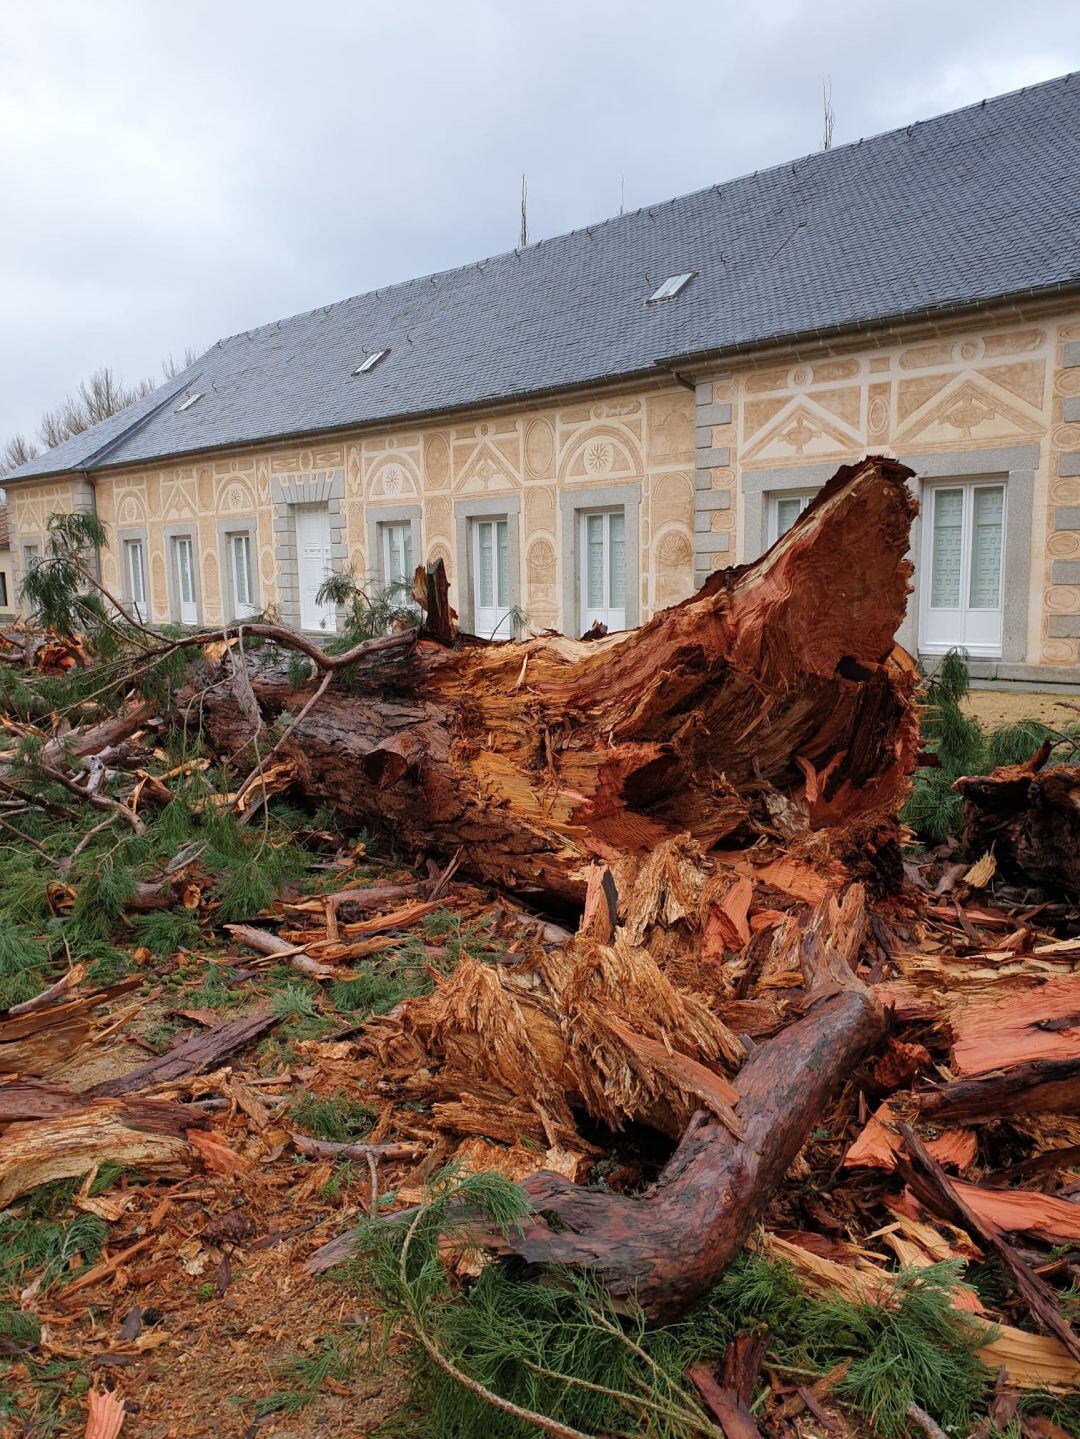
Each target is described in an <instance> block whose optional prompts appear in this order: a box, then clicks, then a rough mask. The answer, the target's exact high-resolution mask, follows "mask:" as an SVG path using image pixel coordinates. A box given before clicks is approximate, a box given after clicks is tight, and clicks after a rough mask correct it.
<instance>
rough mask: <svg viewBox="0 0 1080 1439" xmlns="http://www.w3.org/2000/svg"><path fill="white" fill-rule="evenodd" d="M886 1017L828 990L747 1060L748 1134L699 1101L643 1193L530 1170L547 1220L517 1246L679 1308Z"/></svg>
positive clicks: (648, 1306)
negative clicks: (610, 1190) (587, 1185)
mask: <svg viewBox="0 0 1080 1439" xmlns="http://www.w3.org/2000/svg"><path fill="white" fill-rule="evenodd" d="M884 1028H885V1025H884V1017H883V1014H882V1010H881V1008H880V1006H879V1005H878V1003H877V1001H876V1000H875V999H874V998H873V996H872V995H871V994H869V992H867V991H865V990H862V989H850V990H841V991H834V992H833V993H831V994H826V995H824V996H823V997H821V998H820V999H818V1000H817V1002H816V1003H813V1004H812V1006H811V1008H810V1012H809V1013H808V1014H807V1016H806V1017H805V1018H804V1019H801V1020H799V1021H798V1022H797V1023H795V1024H792V1025H789V1026H788V1028H787V1029H785V1030H783V1031H782V1032H781V1033H780V1034H778V1035H777V1036H776V1037H775V1038H773V1039H771V1040H769V1041H768V1042H767V1043H766V1044H763V1045H762V1046H761V1047H760V1048H759V1049H758V1050H756V1051H755V1053H754V1054H753V1055H752V1056H751V1057H750V1059H749V1060H747V1062H746V1064H745V1065H744V1066H743V1068H742V1069H741V1070H740V1071H739V1075H738V1090H739V1104H738V1108H737V1111H736V1112H737V1114H738V1116H739V1119H740V1121H741V1123H742V1125H743V1130H744V1133H743V1137H742V1138H741V1139H739V1138H736V1137H735V1136H734V1135H733V1134H732V1133H731V1132H730V1130H729V1129H727V1128H726V1127H725V1125H724V1124H723V1123H722V1121H721V1120H719V1119H718V1118H717V1117H716V1116H715V1115H712V1114H706V1113H702V1112H699V1113H698V1114H696V1115H695V1116H694V1118H693V1119H692V1121H691V1123H690V1125H689V1127H688V1128H687V1131H686V1133H685V1134H684V1136H683V1138H682V1141H681V1142H680V1144H679V1147H678V1149H677V1150H676V1151H675V1154H674V1155H673V1156H672V1158H671V1159H670V1160H669V1162H668V1164H667V1165H666V1166H665V1168H664V1171H663V1173H662V1174H661V1176H660V1178H659V1180H658V1181H657V1182H656V1184H654V1185H653V1186H652V1187H651V1188H650V1189H648V1190H646V1191H645V1192H644V1193H643V1194H641V1195H640V1196H627V1195H618V1194H603V1193H599V1192H597V1191H594V1190H588V1189H581V1188H578V1187H577V1186H576V1185H573V1184H570V1183H568V1182H567V1181H566V1180H564V1179H562V1178H561V1177H560V1176H558V1175H554V1174H547V1173H541V1174H537V1175H535V1176H534V1177H533V1178H531V1179H529V1180H526V1182H525V1189H526V1192H527V1193H528V1195H529V1197H530V1199H531V1200H532V1202H533V1204H534V1206H535V1208H536V1210H537V1214H538V1217H537V1220H536V1221H535V1222H534V1223H532V1224H529V1225H527V1226H526V1227H525V1228H524V1229H523V1230H522V1231H521V1233H520V1234H512V1235H511V1238H510V1241H509V1247H510V1249H511V1250H512V1252H514V1253H516V1254H518V1255H520V1256H521V1258H523V1259H525V1260H528V1261H529V1262H530V1263H535V1264H563V1265H572V1266H574V1267H582V1266H584V1267H587V1268H588V1269H589V1270H590V1271H591V1272H593V1273H595V1274H596V1275H597V1276H598V1277H599V1278H600V1279H601V1280H602V1281H603V1282H604V1284H605V1285H606V1286H607V1288H608V1289H609V1290H610V1292H611V1293H612V1294H613V1295H615V1296H616V1297H617V1298H620V1297H627V1298H628V1297H630V1296H631V1295H632V1296H634V1298H635V1299H636V1301H637V1302H638V1303H639V1304H641V1306H642V1307H643V1308H644V1310H645V1311H646V1313H647V1314H649V1316H650V1317H651V1318H653V1319H657V1320H665V1319H670V1318H674V1317H676V1316H677V1315H678V1314H680V1313H682V1312H683V1311H684V1310H685V1309H686V1308H687V1307H689V1305H691V1304H692V1303H694V1301H695V1300H697V1299H699V1298H700V1297H701V1296H702V1295H703V1294H704V1293H705V1292H706V1290H707V1289H708V1288H709V1287H710V1286H711V1285H712V1284H713V1283H714V1282H715V1280H716V1279H717V1277H718V1276H719V1275H720V1274H721V1273H722V1272H723V1270H724V1269H725V1268H726V1266H727V1265H728V1264H729V1263H730V1262H731V1260H732V1259H733V1258H734V1257H735V1255H736V1254H738V1252H739V1250H740V1249H741V1248H742V1246H743V1244H744V1243H745V1242H746V1239H747V1238H748V1236H749V1234H750V1231H751V1230H752V1228H753V1226H754V1225H755V1223H756V1222H757V1220H758V1219H759V1217H760V1215H761V1213H762V1211H763V1209H764V1208H765V1205H766V1204H767V1203H768V1200H769V1199H770V1197H771V1196H772V1193H773V1191H774V1190H775V1188H776V1186H777V1185H778V1184H779V1183H780V1181H781V1179H782V1178H783V1177H784V1174H785V1172H786V1171H787V1169H788V1167H789V1166H790V1164H791V1162H792V1160H794V1158H795V1156H796V1154H798V1152H799V1150H800V1149H801V1148H802V1145H803V1144H804V1142H805V1141H806V1138H807V1136H808V1135H809V1133H810V1130H811V1128H812V1127H813V1125H814V1123H815V1122H816V1121H817V1119H818V1117H819V1116H820V1115H821V1114H822V1113H823V1112H824V1110H825V1107H826V1106H827V1105H828V1104H829V1102H830V1101H831V1100H832V1098H833V1097H834V1096H835V1094H836V1093H837V1091H838V1090H839V1089H840V1087H841V1085H842V1084H843V1083H844V1081H845V1080H846V1079H847V1078H848V1077H849V1076H850V1074H851V1072H852V1070H853V1069H854V1068H855V1067H856V1066H857V1065H858V1064H859V1063H860V1062H861V1060H862V1059H863V1058H864V1056H865V1055H866V1054H867V1053H868V1052H869V1050H870V1049H871V1047H872V1046H873V1045H874V1044H875V1043H877V1042H878V1040H879V1039H880V1038H881V1037H882V1036H883V1034H884ZM552 1221H555V1223H554V1224H553V1223H552Z"/></svg>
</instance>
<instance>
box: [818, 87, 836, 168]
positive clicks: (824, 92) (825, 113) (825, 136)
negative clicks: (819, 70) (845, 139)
mask: <svg viewBox="0 0 1080 1439" xmlns="http://www.w3.org/2000/svg"><path fill="white" fill-rule="evenodd" d="M821 108H822V123H821V148H822V149H823V150H831V149H832V134H833V125H834V124H835V123H836V115H835V113H834V112H833V107H832V81H831V80H830V79H829V77H828V76H827V75H826V77H825V79H824V80H822V82H821Z"/></svg>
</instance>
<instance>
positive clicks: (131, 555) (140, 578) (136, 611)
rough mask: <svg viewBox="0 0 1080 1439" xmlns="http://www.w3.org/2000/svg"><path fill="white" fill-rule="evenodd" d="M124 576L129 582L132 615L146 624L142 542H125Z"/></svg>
mask: <svg viewBox="0 0 1080 1439" xmlns="http://www.w3.org/2000/svg"><path fill="white" fill-rule="evenodd" d="M124 575H125V578H126V580H127V599H128V604H129V605H130V606H131V613H132V614H133V615H134V616H135V618H136V619H137V620H138V621H139V622H140V623H141V624H145V623H146V615H147V609H146V571H145V568H144V564H143V542H142V540H125V541H124Z"/></svg>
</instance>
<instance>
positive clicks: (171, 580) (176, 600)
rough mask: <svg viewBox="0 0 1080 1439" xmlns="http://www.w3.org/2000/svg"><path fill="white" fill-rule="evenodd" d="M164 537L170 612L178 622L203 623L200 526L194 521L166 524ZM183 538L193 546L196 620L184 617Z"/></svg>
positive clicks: (192, 568) (192, 566) (192, 577)
mask: <svg viewBox="0 0 1080 1439" xmlns="http://www.w3.org/2000/svg"><path fill="white" fill-rule="evenodd" d="M162 537H163V539H164V542H165V550H166V564H165V578H166V583H167V585H168V591H169V614H170V616H171V618H172V619H173V621H174V623H176V624H179V625H184V624H189V625H199V624H201V623H202V619H203V613H202V575H201V551H200V548H199V532H198V528H197V527H196V525H195V524H194V522H192V523H191V524H180V525H165V526H164V527H163V530H162ZM182 540H186V541H187V542H188V544H190V546H191V585H192V591H193V603H194V606H195V618H194V620H185V619H184V617H183V599H182V596H181V593H180V572H179V568H178V564H177V553H178V547H179V542H180V541H182Z"/></svg>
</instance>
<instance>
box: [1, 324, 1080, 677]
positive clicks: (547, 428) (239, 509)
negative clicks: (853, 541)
mask: <svg viewBox="0 0 1080 1439" xmlns="http://www.w3.org/2000/svg"><path fill="white" fill-rule="evenodd" d="M868 452H869V453H874V452H877V453H884V454H891V455H896V456H898V457H899V458H901V459H903V460H905V461H906V462H908V463H909V464H911V465H912V467H913V468H914V469H915V470H916V472H917V475H918V477H920V478H921V479H933V478H942V477H950V478H951V477H954V476H956V477H961V476H966V477H972V476H974V477H978V476H980V475H987V476H990V475H993V476H998V475H1003V476H1005V477H1006V479H1007V494H1008V505H1007V515H1008V518H1007V526H1006V558H1005V620H1004V636H1003V651H1002V657H1001V660H1000V661H997V662H993V663H989V662H980V664H979V665H978V666H977V672H980V673H984V674H989V675H998V676H1000V677H1003V678H1013V679H1028V680H1067V681H1070V682H1077V681H1078V680H1080V654H1078V645H1080V311H1070V312H1068V313H1063V314H1057V315H1047V314H1041V315H1040V314H1029V315H1028V316H1027V317H1023V316H1021V315H1019V314H1018V313H1017V312H1016V311H1015V310H1010V311H1008V312H1002V315H1001V318H1000V319H999V320H998V321H997V322H996V323H994V322H993V321H991V320H986V321H984V322H983V323H981V324H979V325H974V324H969V325H967V326H964V325H960V324H954V325H952V326H951V327H950V326H949V325H948V324H947V323H945V322H940V323H939V324H938V326H937V327H936V328H935V329H934V330H932V331H931V330H927V329H924V330H923V331H921V332H918V331H915V330H911V331H909V332H907V333H897V334H892V335H881V336H878V337H872V339H868V341H867V342H866V343H864V344H863V345H861V346H859V347H855V346H848V347H846V348H841V347H839V346H837V347H835V348H834V349H832V350H825V349H819V350H817V351H814V352H811V351H807V352H804V353H799V354H789V355H783V354H774V355H772V356H771V357H768V358H766V359H760V360H758V361H756V362H754V361H750V360H747V361H746V362H745V363H740V364H739V365H738V366H733V367H730V368H727V369H725V370H722V371H719V370H714V371H711V372H707V373H705V374H703V375H701V376H700V377H699V382H698V384H697V390H696V394H693V393H691V392H690V391H689V390H688V389H687V388H685V387H683V386H680V385H676V384H675V383H673V382H670V381H658V382H657V383H656V384H655V385H653V386H651V387H648V388H646V387H638V388H635V389H634V390H632V391H629V392H627V393H597V394H595V395H593V396H591V397H589V396H584V397H581V398H578V399H574V400H572V401H570V400H567V401H564V402H563V403H561V404H552V405H548V406H543V407H541V406H536V407H530V408H527V409H520V410H513V411H511V410H506V411H504V412H500V413H491V414H489V415H486V416H485V415H480V416H470V417H468V418H461V419H458V420H456V421H448V422H444V423H441V424H432V425H425V426H409V427H400V428H397V429H393V430H388V431H385V432H379V433H376V432H363V433H357V434H354V435H351V436H350V435H346V436H343V437H341V438H338V439H334V440H327V441H319V442H313V443H311V444H293V445H287V446H278V447H270V446H261V447H257V448H252V449H251V450H250V451H248V452H245V453H236V454H230V455H222V456H219V457H217V458H214V457H204V458H201V459H190V460H186V461H181V462H173V463H169V464H163V465H157V466H153V467H148V468H146V469H141V470H138V471H134V470H132V471H116V472H112V473H110V474H101V475H98V476H97V477H96V478H95V482H94V489H95V496H96V504H97V508H98V511H99V513H100V515H101V517H102V519H104V520H105V521H106V522H107V523H108V524H109V526H110V528H111V531H112V534H113V542H112V544H111V546H110V548H109V549H108V550H106V551H105V552H104V554H103V555H102V558H101V568H102V577H103V579H104V581H105V582H106V584H107V585H108V586H109V587H110V588H112V589H114V590H115V591H116V592H117V593H121V594H123V593H124V583H123V580H122V577H121V574H120V568H121V566H120V555H121V549H122V541H123V539H124V538H125V537H139V538H142V539H143V540H144V543H145V546H146V553H147V571H148V574H147V579H148V589H149V599H150V614H151V617H152V619H153V620H154V621H155V622H163V621H165V620H168V619H170V618H174V617H175V615H176V608H175V595H174V594H173V583H174V582H173V580H172V578H171V576H170V565H169V554H168V547H169V544H170V542H171V540H172V538H173V537H174V536H175V535H177V534H178V533H191V534H192V535H193V536H194V537H195V538H196V539H197V545H196V549H197V554H198V576H197V580H198V592H199V593H198V608H199V619H200V621H201V622H203V623H207V624H212V623H218V622H221V621H222V620H224V619H227V618H230V617H231V615H230V614H229V613H228V610H229V603H228V599H227V593H228V584H227V573H226V570H227V554H226V536H227V535H228V533H229V532H230V531H231V530H234V529H237V528H240V529H243V528H247V529H249V530H250V533H251V535H252V539H253V552H254V553H255V554H256V555H257V565H256V570H257V575H256V585H257V594H256V599H257V601H258V603H259V604H260V605H267V604H274V605H276V606H277V607H278V609H279V611H280V613H281V615H282V618H283V619H284V620H285V621H286V622H289V623H297V622H298V617H299V604H298V588H297V554H296V542H295V506H297V505H300V504H309V503H324V504H325V505H326V506H327V509H328V511H329V514H330V524H331V540H332V557H333V564H334V567H335V568H344V567H347V566H351V568H352V569H353V571H354V573H355V574H357V575H358V576H361V577H364V576H367V577H374V578H375V579H376V580H377V579H378V573H379V561H378V555H377V537H378V524H379V522H380V521H381V520H409V521H411V523H412V525H413V535H414V546H413V548H414V558H416V559H425V560H426V559H434V558H437V557H441V558H442V559H443V561H444V562H445V564H446V566H447V569H448V572H449V574H450V578H451V581H452V584H453V586H454V588H453V589H452V591H451V597H452V602H453V603H454V604H455V606H456V607H457V608H458V610H459V612H460V614H461V616H462V621H463V624H464V626H465V627H466V628H468V627H469V622H470V617H471V609H470V606H471V598H470V595H469V582H468V568H469V567H468V566H467V565H464V564H463V547H464V546H465V544H466V542H467V538H468V525H469V520H470V519H471V518H474V517H479V516H482V515H484V514H489V515H490V514H492V513H502V514H506V515H507V517H508V519H509V521H510V524H509V530H510V536H511V544H512V547H513V552H514V556H515V560H516V564H515V566H514V569H515V570H516V574H515V575H514V576H512V583H511V601H512V602H517V603H519V604H520V605H521V606H522V607H523V609H524V610H525V612H526V615H527V618H528V621H529V623H530V624H531V625H532V626H533V627H534V628H536V629H543V628H547V627H552V628H559V629H566V630H567V631H569V632H573V631H574V630H575V628H576V625H577V618H578V617H577V611H576V601H575V589H576V583H577V577H576V568H577V566H576V544H575V514H576V510H577V509H578V508H580V507H589V506H597V505H601V504H603V503H605V502H606V503H610V504H613V505H615V504H624V505H625V506H626V514H627V529H626V534H627V547H628V582H629V583H628V594H627V607H626V613H627V623H630V624H632V623H636V622H638V621H639V620H642V619H646V618H648V617H649V616H650V615H651V614H653V613H654V612H655V611H656V610H657V609H660V608H663V607H664V606H666V605H669V604H672V603H674V602H675V601H677V600H679V599H681V598H683V597H684V596H685V595H686V594H688V593H690V592H691V590H692V589H693V588H694V587H696V586H697V585H700V583H701V582H702V581H703V580H704V578H705V577H706V576H707V575H708V574H709V573H710V572H711V571H712V570H713V569H714V568H717V567H719V566H722V565H726V564H731V563H734V562H737V561H743V560H746V559H752V558H754V557H756V555H758V554H759V553H761V551H762V550H763V548H764V547H765V545H766V543H767V534H766V523H767V515H768V504H769V497H770V495H773V494H777V493H782V492H784V491H785V490H787V491H791V490H792V489H801V490H802V489H814V488H816V487H817V486H818V485H820V484H821V483H823V482H824V480H825V479H827V478H828V477H829V476H830V475H831V474H832V473H833V472H834V471H835V469H836V467H837V465H838V464H840V463H843V462H847V461H851V460H855V459H858V458H860V457H861V456H863V455H865V454H866V453H868ZM915 488H916V490H918V489H919V488H920V485H919V480H918V479H917V480H916V482H915ZM89 500H90V497H89V491H88V488H87V486H86V484H85V483H84V482H82V481H77V482H67V481H65V482H55V481H46V482H41V483H36V484H27V485H14V486H12V487H11V488H10V490H9V501H10V505H11V519H12V532H13V536H14V538H13V542H12V547H13V558H14V561H15V564H16V568H18V566H19V563H20V556H21V555H22V553H23V546H24V544H25V543H26V541H27V539H28V538H30V539H34V540H35V542H37V541H38V540H40V538H41V536H42V535H43V532H44V528H45V524H46V521H47V518H48V515H49V514H50V513H51V512H53V511H54V510H63V509H71V508H75V507H77V506H79V505H82V504H86V503H89ZM35 537H36V538H35ZM919 547H920V533H919V528H918V526H917V527H916V532H915V535H914V538H913V550H912V553H913V558H914V560H915V563H916V567H917V569H918V566H919V561H920V557H919ZM901 638H902V639H903V640H904V642H905V643H907V644H908V646H909V647H911V648H917V645H918V634H917V621H916V606H914V605H913V607H912V612H911V613H910V614H909V618H908V621H907V622H906V624H905V627H904V629H903V630H902V631H901Z"/></svg>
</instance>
